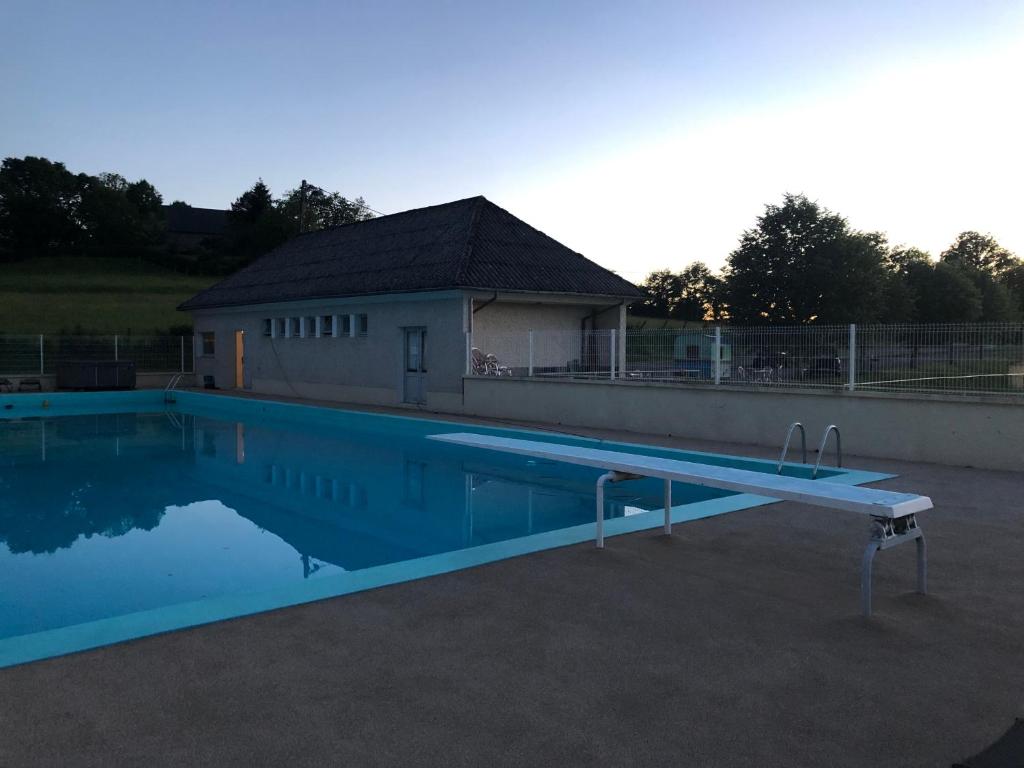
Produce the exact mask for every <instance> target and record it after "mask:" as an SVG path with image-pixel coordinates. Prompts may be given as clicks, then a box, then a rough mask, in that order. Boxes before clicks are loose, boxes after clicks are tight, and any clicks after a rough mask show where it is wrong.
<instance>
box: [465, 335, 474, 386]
mask: <svg viewBox="0 0 1024 768" xmlns="http://www.w3.org/2000/svg"><path fill="white" fill-rule="evenodd" d="M472 374H473V332H472V331H466V375H467V376H471V375H472Z"/></svg>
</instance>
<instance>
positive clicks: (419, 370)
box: [404, 328, 427, 405]
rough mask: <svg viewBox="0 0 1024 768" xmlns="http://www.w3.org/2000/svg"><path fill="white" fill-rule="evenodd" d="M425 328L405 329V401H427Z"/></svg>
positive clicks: (420, 402)
mask: <svg viewBox="0 0 1024 768" xmlns="http://www.w3.org/2000/svg"><path fill="white" fill-rule="evenodd" d="M426 341H427V329H426V328H406V329H405V356H404V368H405V373H404V377H405V395H404V400H405V402H407V403H415V404H417V405H420V404H422V403H425V402H427V387H426V378H427V377H426V373H427V364H426Z"/></svg>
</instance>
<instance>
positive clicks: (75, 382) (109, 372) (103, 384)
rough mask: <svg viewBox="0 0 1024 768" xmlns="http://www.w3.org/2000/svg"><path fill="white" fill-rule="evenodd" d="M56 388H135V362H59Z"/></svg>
mask: <svg viewBox="0 0 1024 768" xmlns="http://www.w3.org/2000/svg"><path fill="white" fill-rule="evenodd" d="M57 389H135V363H134V362H132V361H131V360H99V361H97V360H82V361H73V362H67V363H60V364H59V365H58V366H57Z"/></svg>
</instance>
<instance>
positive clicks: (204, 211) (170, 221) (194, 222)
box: [163, 205, 231, 237]
mask: <svg viewBox="0 0 1024 768" xmlns="http://www.w3.org/2000/svg"><path fill="white" fill-rule="evenodd" d="M163 208H164V220H165V221H166V222H167V231H168V232H171V233H177V234H188V235H209V236H212V237H217V236H220V235H223V234H225V233H226V232H227V231H228V222H229V218H228V214H230V213H231V211H222V210H220V209H219V208H193V207H192V206H190V205H189V206H186V205H165V206H164V207H163Z"/></svg>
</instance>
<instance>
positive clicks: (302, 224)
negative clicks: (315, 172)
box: [299, 179, 306, 235]
mask: <svg viewBox="0 0 1024 768" xmlns="http://www.w3.org/2000/svg"><path fill="white" fill-rule="evenodd" d="M305 231H306V180H305V179H303V180H302V184H300V185H299V234H300V235H301V234H302V233H303V232H305Z"/></svg>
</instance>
